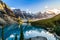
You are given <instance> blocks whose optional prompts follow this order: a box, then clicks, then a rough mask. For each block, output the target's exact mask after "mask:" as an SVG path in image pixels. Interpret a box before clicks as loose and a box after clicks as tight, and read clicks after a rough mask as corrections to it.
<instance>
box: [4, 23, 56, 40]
mask: <svg viewBox="0 0 60 40" xmlns="http://www.w3.org/2000/svg"><path fill="white" fill-rule="evenodd" d="M18 26H19V25H18V24H12V25H8V26H6V28H5V29H4V37H5V39H6V40H13V39H15V35H16V34H17V38H18V40H19V38H20V29H19V27H18ZM22 27H23V29H24V30H23V33H24V38H25V39H28V38H31V37H36V36H43V37H46V38H47V39H48V40H56V38H55V37H54V35H53V34H51V33H49V32H47V31H46V30H44V29H43V28H38V27H34V26H31V25H27V24H26V23H24V24H23V25H22Z"/></svg>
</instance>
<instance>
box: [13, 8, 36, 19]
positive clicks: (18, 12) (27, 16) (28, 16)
mask: <svg viewBox="0 0 60 40" xmlns="http://www.w3.org/2000/svg"><path fill="white" fill-rule="evenodd" d="M13 12H14V14H15V16H16V17H19V16H20V17H21V18H22V19H32V18H34V16H35V15H34V14H32V13H27V12H26V11H21V10H20V9H13Z"/></svg>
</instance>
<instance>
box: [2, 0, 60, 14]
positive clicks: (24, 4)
mask: <svg viewBox="0 0 60 40" xmlns="http://www.w3.org/2000/svg"><path fill="white" fill-rule="evenodd" d="M2 1H3V2H5V3H6V4H7V5H8V6H9V7H10V8H12V9H14V8H16V9H21V10H23V11H27V12H33V13H36V12H39V11H41V12H43V11H45V10H46V9H53V8H57V9H60V0H2Z"/></svg>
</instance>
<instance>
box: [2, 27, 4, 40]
mask: <svg viewBox="0 0 60 40" xmlns="http://www.w3.org/2000/svg"><path fill="white" fill-rule="evenodd" d="M2 40H4V27H2Z"/></svg>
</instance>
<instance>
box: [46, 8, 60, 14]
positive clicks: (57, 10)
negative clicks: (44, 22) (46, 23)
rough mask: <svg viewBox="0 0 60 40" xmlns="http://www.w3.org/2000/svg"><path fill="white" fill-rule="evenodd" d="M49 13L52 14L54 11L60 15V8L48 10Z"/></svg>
mask: <svg viewBox="0 0 60 40" xmlns="http://www.w3.org/2000/svg"><path fill="white" fill-rule="evenodd" d="M46 12H47V13H50V14H52V13H54V14H56V15H58V14H60V9H55V8H54V9H51V10H49V9H48V10H47V11H46Z"/></svg>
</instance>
